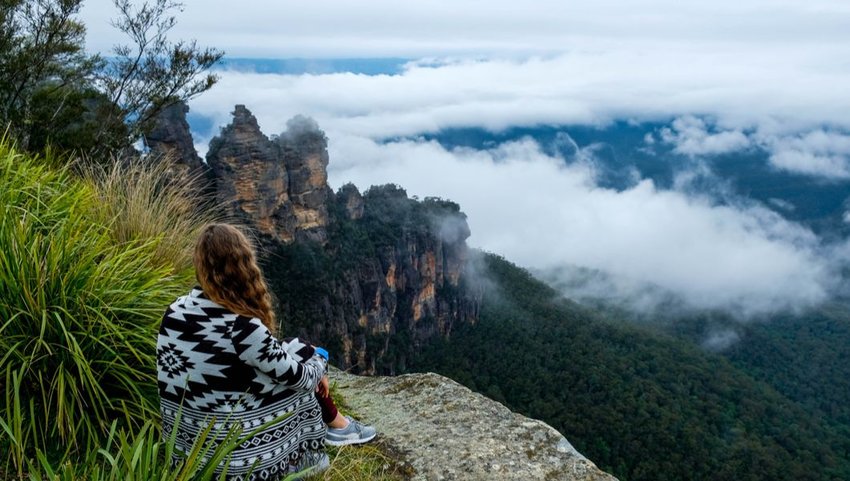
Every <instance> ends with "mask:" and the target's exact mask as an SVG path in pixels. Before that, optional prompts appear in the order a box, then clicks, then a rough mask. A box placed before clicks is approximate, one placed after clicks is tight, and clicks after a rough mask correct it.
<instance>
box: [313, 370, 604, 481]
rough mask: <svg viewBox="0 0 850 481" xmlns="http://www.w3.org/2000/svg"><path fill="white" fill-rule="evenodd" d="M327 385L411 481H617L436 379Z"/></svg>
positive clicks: (339, 377) (334, 377) (355, 379)
mask: <svg viewBox="0 0 850 481" xmlns="http://www.w3.org/2000/svg"><path fill="white" fill-rule="evenodd" d="M330 378H331V382H335V383H336V387H337V389H338V390H339V392H340V393H341V394H342V396H343V398H344V399H345V402H346V403H347V404H349V405H350V407H351V408H352V409H353V410H354V411H355V412H357V413H358V414H359V415H360V416H361V417H362V420H363V421H364V422H366V423H369V424H372V425H374V426H375V427H376V428H377V430H378V433H379V436H380V438H382V439H383V440H384V442H386V443H388V444H389V445H390V446H391V447H392V448H393V449H394V450H396V451H398V452H401V453H403V454H404V456H405V458H406V459H405V460H404V461H405V462H406V463H407V464H410V465H411V466H412V467H413V469H414V470H415V474H414V476H413V479H415V480H427V481H437V480H479V479H480V480H495V479H499V480H501V479H504V480H513V479H516V480H587V481H616V478H614V477H613V476H611V475H609V474H607V473H605V472H603V471H601V470H599V468H597V467H596V465H595V464H593V463H592V462H591V461H589V460H588V459H587V458H585V457H584V456H582V455H581V454H580V453H579V452H578V451H576V450H575V448H573V446H572V445H571V444H570V443H569V441H567V440H566V439H565V438H564V437H563V436H562V435H561V434H560V433H559V432H558V431H556V430H555V429H554V428H552V427H550V426H549V425H547V424H546V423H544V422H542V421H537V420H534V419H530V418H527V417H525V416H522V415H520V414H517V413H514V412H512V411H511V410H509V409H508V408H506V407H505V406H503V405H501V404H499V403H497V402H496V401H493V400H491V399H489V398H487V397H484V396H482V395H480V394H477V393H474V392H472V391H471V390H469V389H467V388H466V387H464V386H461V385H460V384H458V383H456V382H454V381H452V380H451V379H448V378H445V377H443V376H439V375H437V374H432V373H427V374H407V375H403V376H396V377H364V376H354V375H350V374H345V373H342V372H340V371H338V370H334V371H333V372H332V373H331V376H330Z"/></svg>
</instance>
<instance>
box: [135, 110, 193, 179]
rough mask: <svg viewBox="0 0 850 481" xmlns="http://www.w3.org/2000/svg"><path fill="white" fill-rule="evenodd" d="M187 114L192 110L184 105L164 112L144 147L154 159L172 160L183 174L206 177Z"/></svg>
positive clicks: (146, 136) (158, 118)
mask: <svg viewBox="0 0 850 481" xmlns="http://www.w3.org/2000/svg"><path fill="white" fill-rule="evenodd" d="M188 111H189V107H188V106H187V105H186V104H185V103H183V102H177V103H175V104H172V105H170V106H168V107H166V108H165V109H163V110H162V112H160V113H159V115H158V116H157V120H156V122H155V123H154V125H153V127H152V128H151V130H150V131H149V132H148V133H147V134H145V144H146V145H147V147H148V149H150V153H151V154H152V155H155V156H162V157H164V158H167V159H169V160H170V161H171V162H173V164H174V166H175V167H176V168H178V169H179V170H180V171H181V173H183V174H189V175H194V176H197V175H203V174H205V173H206V170H207V166H206V165H205V164H204V163H203V161H202V160H201V157H200V156H199V155H198V152H197V151H196V150H195V144H194V142H193V141H192V133H191V131H190V130H189V123H188V122H187V121H186V113H187V112H188Z"/></svg>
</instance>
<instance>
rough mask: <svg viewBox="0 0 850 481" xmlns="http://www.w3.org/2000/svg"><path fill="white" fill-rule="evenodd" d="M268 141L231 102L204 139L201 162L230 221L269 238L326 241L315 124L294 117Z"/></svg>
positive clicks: (322, 156) (321, 148)
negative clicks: (226, 119)
mask: <svg viewBox="0 0 850 481" xmlns="http://www.w3.org/2000/svg"><path fill="white" fill-rule="evenodd" d="M296 120H297V121H296V122H295V123H293V121H290V126H291V127H293V131H292V132H289V131H287V132H284V134H282V135H281V136H280V137H279V138H277V139H275V140H270V139H269V138H268V137H266V135H265V134H263V133H262V131H261V130H260V127H259V125H258V124H257V119H256V118H255V117H254V116H253V115H252V114H251V112H250V111H248V109H247V108H245V106H244V105H237V106H236V109H235V110H234V112H233V121H232V122H231V123H230V125H228V126H226V127H225V128H223V129H222V131H221V134H220V135H219V136H217V137H215V138H214V139H213V140H212V141H211V142H210V148H209V152H208V153H207V164H208V165H209V166H210V168H211V169H212V171H213V173H214V177H215V189H216V197H217V200H218V202H219V203H220V204H221V205H222V206H223V208H224V210H225V214H226V215H227V216H229V217H231V218H232V219H234V220H237V221H239V222H242V223H245V224H247V225H251V226H254V227H255V228H256V229H257V230H258V231H259V232H260V233H262V234H265V235H266V236H268V237H270V238H271V239H273V240H276V241H281V242H292V241H294V240H296V239H310V240H317V241H319V242H325V241H326V240H327V231H326V228H327V224H328V214H327V207H326V205H327V200H328V198H329V197H330V195H331V191H330V188H329V187H328V186H327V170H326V168H327V163H328V155H327V142H326V140H325V137H324V133H322V131H321V130H319V129H318V127H317V126H316V125H315V123H310V122H308V121H307V120H306V119H303V118H302V119H300V120H298V119H296Z"/></svg>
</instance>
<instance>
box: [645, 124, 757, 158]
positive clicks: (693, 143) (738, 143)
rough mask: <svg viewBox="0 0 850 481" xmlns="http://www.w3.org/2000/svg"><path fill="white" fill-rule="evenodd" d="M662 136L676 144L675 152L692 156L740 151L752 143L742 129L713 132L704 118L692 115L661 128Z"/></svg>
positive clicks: (663, 138) (666, 140) (664, 139)
mask: <svg viewBox="0 0 850 481" xmlns="http://www.w3.org/2000/svg"><path fill="white" fill-rule="evenodd" d="M660 136H661V140H663V141H664V142H666V143H668V144H673V145H675V147H674V148H673V150H674V151H675V152H678V153H680V154H685V155H690V156H698V155H718V154H727V153H729V152H738V151H740V150H744V149H746V148H748V147H749V146H750V145H751V144H752V143H751V141H750V138H749V137H747V135H745V134H744V133H743V132H741V131H740V130H727V131H724V132H718V133H711V132H709V130H708V126H707V125H706V123H705V121H704V120H703V119H700V118H697V117H694V116H690V115H689V116H685V117H682V118H678V119H676V120H674V121H673V124H672V125H671V126H670V127H665V128H663V129H661V133H660ZM650 138H651V137H650Z"/></svg>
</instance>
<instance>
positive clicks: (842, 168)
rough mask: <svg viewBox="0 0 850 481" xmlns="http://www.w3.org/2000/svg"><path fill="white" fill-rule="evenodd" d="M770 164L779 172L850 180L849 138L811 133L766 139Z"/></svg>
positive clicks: (842, 135) (822, 131) (824, 133)
mask: <svg viewBox="0 0 850 481" xmlns="http://www.w3.org/2000/svg"><path fill="white" fill-rule="evenodd" d="M763 142H764V143H765V144H766V145H767V148H768V149H769V150H770V151H771V152H772V154H771V156H770V163H771V164H772V165H773V166H774V167H776V168H778V169H781V170H787V171H790V172H798V173H802V174H807V175H814V176H819V177H827V178H833V179H848V178H850V135H844V134H841V133H836V132H828V131H824V130H814V131H810V132H807V133H804V134H801V135H794V136H786V137H769V138H767V139H765V140H764V141H763Z"/></svg>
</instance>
